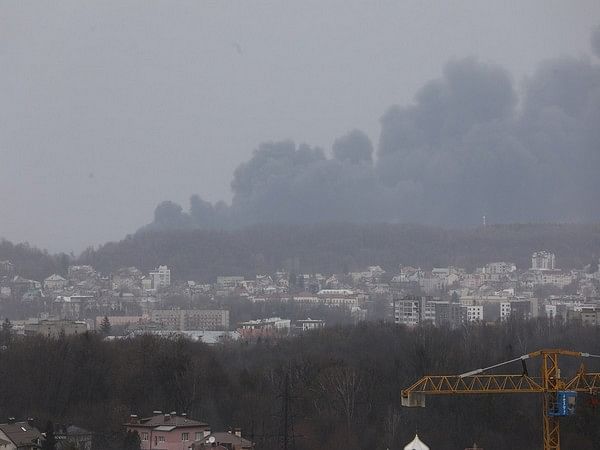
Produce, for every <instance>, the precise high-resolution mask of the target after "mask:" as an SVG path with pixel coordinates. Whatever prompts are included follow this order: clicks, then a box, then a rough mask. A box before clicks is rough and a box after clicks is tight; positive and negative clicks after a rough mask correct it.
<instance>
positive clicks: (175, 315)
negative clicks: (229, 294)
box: [151, 309, 229, 331]
mask: <svg viewBox="0 0 600 450" xmlns="http://www.w3.org/2000/svg"><path fill="white" fill-rule="evenodd" d="M151 317H152V321H153V322H156V323H160V324H161V325H163V326H164V327H165V328H166V329H168V330H181V331H183V330H189V331H193V330H228V329H229V311H228V310H226V309H167V310H160V309H158V310H154V311H152V313H151Z"/></svg>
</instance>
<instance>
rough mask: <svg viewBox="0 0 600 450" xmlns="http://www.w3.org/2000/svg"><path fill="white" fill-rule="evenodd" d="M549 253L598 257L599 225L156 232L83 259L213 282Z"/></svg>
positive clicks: (566, 258)
mask: <svg viewBox="0 0 600 450" xmlns="http://www.w3.org/2000/svg"><path fill="white" fill-rule="evenodd" d="M541 249H548V250H551V251H552V252H554V253H556V257H557V264H558V266H559V267H562V268H581V267H583V266H585V265H586V264H589V263H591V262H592V261H595V260H597V258H598V257H599V256H600V224H595V225H574V224H568V225H558V224H556V225H552V224H545V225H544V224H528V225H494V226H487V227H485V228H484V227H480V228H475V229H460V230H450V229H442V228H435V227H428V226H423V225H392V224H380V225H356V224H321V225H256V226H252V227H248V228H244V229H241V230H238V231H210V230H195V231H162V232H161V231H156V232H144V233H138V234H136V235H132V236H129V237H127V238H126V239H124V240H122V241H120V242H112V243H107V244H105V245H103V246H101V247H100V248H99V249H97V250H93V249H89V250H88V251H86V252H84V253H83V254H82V255H81V257H80V258H79V260H80V262H82V263H86V264H92V265H94V266H95V267H96V268H98V269H99V270H101V271H103V272H110V271H113V270H115V269H117V268H119V267H124V266H136V267H138V268H140V269H142V270H149V269H152V268H154V267H156V266H157V265H158V264H167V265H169V267H170V268H171V269H172V275H173V277H175V278H179V279H183V280H187V279H193V280H204V281H214V279H215V277H216V276H217V275H254V274H256V273H261V272H262V273H264V272H273V271H275V270H278V269H281V268H285V269H287V270H290V271H303V272H324V273H339V272H346V271H351V270H362V269H364V268H365V267H366V266H367V265H372V264H378V265H381V266H383V267H384V268H385V269H388V270H393V271H397V270H398V267H399V265H400V264H404V265H413V266H421V267H423V268H431V267H436V266H437V267H443V266H447V265H455V266H459V267H466V268H468V269H473V268H474V267H476V266H478V265H483V264H485V263H487V262H490V261H511V262H515V263H516V264H517V266H518V267H519V268H521V269H525V268H527V267H529V266H530V262H531V260H530V258H531V253H532V252H534V251H537V250H541Z"/></svg>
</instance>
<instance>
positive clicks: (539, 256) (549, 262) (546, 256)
mask: <svg viewBox="0 0 600 450" xmlns="http://www.w3.org/2000/svg"><path fill="white" fill-rule="evenodd" d="M555 263H556V256H555V255H554V253H550V252H548V251H546V250H542V251H539V252H535V253H534V254H533V255H531V270H554V268H555Z"/></svg>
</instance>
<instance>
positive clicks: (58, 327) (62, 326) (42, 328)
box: [24, 320, 88, 339]
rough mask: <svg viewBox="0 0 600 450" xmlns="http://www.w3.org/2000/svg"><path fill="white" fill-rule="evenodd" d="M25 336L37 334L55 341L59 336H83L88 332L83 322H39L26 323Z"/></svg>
mask: <svg viewBox="0 0 600 450" xmlns="http://www.w3.org/2000/svg"><path fill="white" fill-rule="evenodd" d="M24 331H25V335H35V334H39V335H42V336H46V337H49V338H53V339H56V338H58V337H60V336H63V335H64V336H71V335H75V334H83V333H85V332H86V331H88V327H87V324H86V323H85V322H80V321H73V320H40V321H38V322H35V323H27V324H25V326H24Z"/></svg>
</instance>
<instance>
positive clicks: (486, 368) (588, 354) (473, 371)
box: [459, 352, 600, 378]
mask: <svg viewBox="0 0 600 450" xmlns="http://www.w3.org/2000/svg"><path fill="white" fill-rule="evenodd" d="M580 356H581V357H583V358H600V355H592V354H590V353H585V352H581V353H580ZM526 359H529V355H528V354H527V355H523V356H519V357H518V358H514V359H511V360H509V361H504V362H501V363H499V364H494V365H493V366H489V367H484V368H483V369H475V370H471V371H470V372H465V373H462V374H460V375H459V378H464V377H471V376H473V375H479V374H480V373H483V372H487V371H488V370H492V369H496V368H498V367H501V366H505V365H507V364H511V363H514V362H517V361H521V362H522V363H523V368H524V372H526V367H525V360H526Z"/></svg>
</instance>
